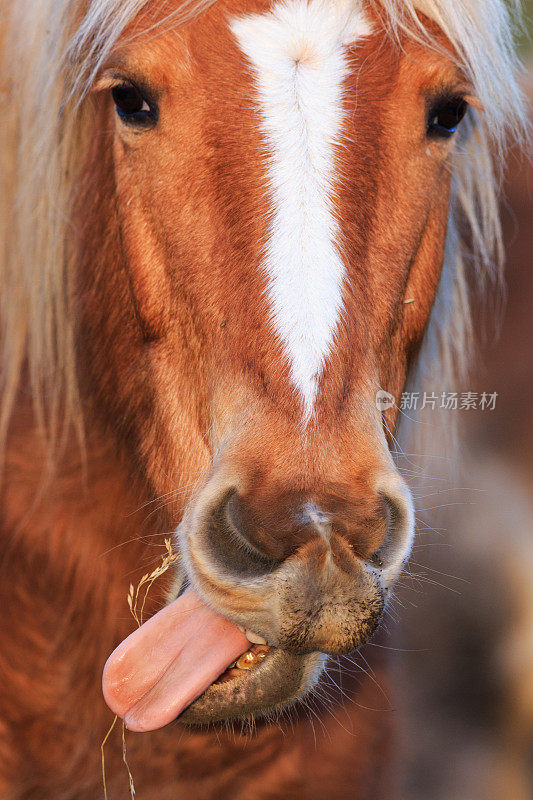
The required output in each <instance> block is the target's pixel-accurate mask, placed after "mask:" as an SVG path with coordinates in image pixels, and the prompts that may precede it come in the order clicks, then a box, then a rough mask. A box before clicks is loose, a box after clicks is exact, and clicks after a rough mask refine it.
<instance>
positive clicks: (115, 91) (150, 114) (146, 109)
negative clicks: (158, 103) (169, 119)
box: [111, 83, 157, 127]
mask: <svg viewBox="0 0 533 800" xmlns="http://www.w3.org/2000/svg"><path fill="white" fill-rule="evenodd" d="M111 94H112V96H113V101H114V103H115V106H116V109H117V114H118V115H119V117H120V118H121V119H122V120H123V121H124V122H127V123H128V124H130V125H136V126H138V127H147V126H149V125H152V124H154V123H155V122H156V121H157V112H156V109H155V107H154V106H153V105H150V103H148V101H147V100H145V99H144V97H143V96H142V94H141V93H140V91H139V90H138V89H137V87H136V86H134V85H133V84H131V83H121V84H119V85H118V86H114V87H113V88H112V90H111Z"/></svg>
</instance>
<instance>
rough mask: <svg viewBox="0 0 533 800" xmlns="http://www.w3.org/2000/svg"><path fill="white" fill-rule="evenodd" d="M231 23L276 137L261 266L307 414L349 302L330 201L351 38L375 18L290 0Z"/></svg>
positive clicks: (270, 138)
mask: <svg viewBox="0 0 533 800" xmlns="http://www.w3.org/2000/svg"><path fill="white" fill-rule="evenodd" d="M231 29H232V31H233V33H234V35H235V36H236V37H237V40H238V42H239V45H240V47H241V49H242V50H243V52H244V53H245V55H246V56H247V58H248V60H249V61H250V63H251V65H252V68H253V70H254V73H255V80H256V87H257V92H258V99H259V106H260V113H261V117H262V122H263V128H264V133H265V135H266V139H267V142H268V145H269V152H268V164H267V170H268V173H267V177H268V187H269V193H270V197H271V202H272V209H273V214H272V219H271V222H270V228H269V233H268V240H267V243H266V248H265V253H264V258H263V268H264V270H265V273H266V276H267V280H268V283H267V297H268V300H269V303H270V307H271V323H272V326H273V328H274V331H275V333H276V334H277V336H278V337H279V339H280V340H281V342H282V343H283V345H284V348H285V351H286V353H287V355H288V357H289V361H290V368H291V378H292V382H293V384H294V386H295V387H296V389H297V390H298V392H299V393H300V396H301V399H302V404H303V410H304V420H305V421H306V422H307V421H309V419H310V418H311V416H312V413H313V407H314V403H315V399H316V394H317V388H318V380H319V378H320V374H321V371H322V369H323V366H324V362H325V359H326V358H327V355H328V353H329V351H330V348H331V345H332V342H333V338H334V335H335V331H336V329H337V326H338V323H339V318H340V315H341V313H342V304H343V299H342V294H343V283H344V277H345V268H344V264H343V263H342V259H341V256H340V254H339V250H338V247H337V244H336V242H337V240H338V237H339V224H338V222H337V219H336V217H335V212H334V207H333V201H334V195H335V185H336V176H335V172H336V165H335V151H336V145H337V144H338V143H339V142H340V138H341V132H342V125H343V119H344V111H343V91H344V81H345V79H346V75H347V72H348V64H347V55H346V50H345V47H346V45H347V44H350V43H352V42H354V41H355V39H356V38H358V37H360V36H364V35H367V34H368V33H370V25H369V24H368V22H367V21H366V19H365V17H364V16H363V13H362V11H361V9H360V8H359V5H358V3H357V0H309V2H307V1H306V0H286V1H285V2H279V3H276V4H275V5H274V6H273V7H272V9H271V10H270V11H269V12H267V13H264V14H252V15H249V16H245V17H240V18H238V19H235V20H233V21H232V23H231Z"/></svg>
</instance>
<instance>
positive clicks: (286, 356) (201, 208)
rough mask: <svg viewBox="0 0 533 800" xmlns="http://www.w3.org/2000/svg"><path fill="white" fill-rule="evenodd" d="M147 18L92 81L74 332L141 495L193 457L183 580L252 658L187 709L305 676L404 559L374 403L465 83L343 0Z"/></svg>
mask: <svg viewBox="0 0 533 800" xmlns="http://www.w3.org/2000/svg"><path fill="white" fill-rule="evenodd" d="M157 13H159V14H160V13H161V12H157V11H155V10H154V12H153V14H154V18H152V17H149V18H145V19H144V20H143V21H142V23H140V25H141V27H140V28H139V29H137V30H136V31H135V34H136V35H135V36H134V37H129V38H128V37H127V36H126V37H124V40H123V44H122V45H121V46H120V47H119V48H117V51H116V52H115V53H114V54H113V56H112V57H111V59H110V60H109V63H108V64H107V65H106V68H105V71H104V73H103V75H102V77H101V80H100V81H99V83H98V85H97V86H96V95H97V103H98V109H99V110H98V111H97V113H96V118H97V119H99V120H100V121H101V122H102V126H103V128H102V129H103V131H107V134H106V135H107V139H106V138H105V136H104V138H103V139H102V138H100V139H99V140H98V141H96V142H95V145H94V147H93V154H92V162H91V168H90V169H89V172H92V174H93V175H94V176H100V177H99V180H100V184H101V187H106V188H102V189H101V195H102V199H101V204H100V209H101V208H102V207H104V208H105V207H106V206H105V204H106V203H107V212H108V213H107V219H106V221H105V224H104V223H101V224H102V225H103V228H102V230H101V231H100V233H101V236H100V237H99V238H100V242H101V244H99V245H98V247H99V248H100V251H101V252H100V255H101V259H100V263H101V264H102V266H100V267H98V268H97V269H96V272H95V268H91V270H90V274H91V276H92V277H91V281H94V284H93V283H91V289H90V290H89V288H88V287H87V285H86V286H85V287H84V289H83V292H82V294H83V298H84V299H83V303H82V305H83V319H84V323H83V324H84V328H85V334H86V336H85V339H86V342H87V344H86V347H87V348H88V350H89V352H90V359H89V360H90V362H91V364H93V382H94V391H95V392H97V393H99V395H100V398H101V402H102V404H104V405H107V406H108V408H109V410H110V418H112V419H117V418H120V419H121V420H123V421H124V423H123V427H122V428H121V430H122V431H124V426H125V429H126V431H127V433H128V435H129V438H130V441H131V442H133V443H134V447H135V449H136V451H137V453H138V457H139V459H140V461H141V463H142V467H143V469H144V471H145V473H146V475H147V476H148V480H149V481H150V482H151V484H152V487H153V489H154V491H155V492H157V493H158V494H165V493H166V492H169V491H173V490H175V489H176V488H177V487H178V488H179V487H180V486H181V485H184V484H190V482H191V481H198V485H199V477H200V476H202V475H204V476H205V473H206V472H207V470H209V472H208V474H207V477H204V479H203V482H202V486H201V488H198V489H196V490H195V491H193V492H191V493H190V495H189V496H190V499H189V502H188V503H187V504H186V506H185V507H183V506H180V505H179V504H178V507H177V509H176V510H175V512H172V513H175V521H176V522H179V527H178V537H179V542H180V549H181V553H182V557H183V566H184V570H185V572H186V575H187V577H188V579H189V581H190V582H191V583H192V585H193V586H194V587H195V589H196V591H197V592H198V594H199V595H200V596H201V597H202V598H203V599H204V600H205V601H207V603H208V604H209V605H210V606H211V607H213V608H216V609H217V610H218V611H220V612H221V613H222V614H223V615H224V616H226V617H228V618H229V619H231V620H233V621H234V622H236V623H238V624H239V625H242V626H243V627H244V628H246V629H248V630H251V631H254V632H256V634H259V637H260V638H264V639H265V640H266V641H267V642H268V645H269V646H270V648H271V649H270V655H269V658H268V659H265V662H264V663H263V664H261V666H260V667H258V668H257V669H256V670H253V671H251V672H250V673H247V675H246V680H244V679H240V680H239V682H238V685H237V684H235V685H234V682H225V683H222V684H217V685H214V686H212V687H211V688H210V689H209V690H208V691H207V692H206V693H205V694H204V695H203V696H202V697H201V698H200V699H199V700H197V701H196V702H195V703H193V704H192V706H190V708H189V709H188V711H187V712H186V713H185V715H184V718H185V719H188V720H189V721H202V720H204V721H205V720H213V719H222V718H227V717H229V716H239V715H242V714H245V713H247V712H249V711H258V710H261V709H264V708H272V707H275V706H277V705H279V704H282V703H284V702H286V701H288V700H291V699H293V698H294V697H296V696H298V695H299V694H301V693H302V692H304V691H305V690H306V689H308V688H309V687H310V686H311V685H312V684H313V683H314V681H315V680H316V676H317V674H318V673H319V671H320V669H321V666H322V664H323V661H324V657H323V655H322V654H323V653H346V652H348V651H350V650H353V649H354V648H355V647H357V646H358V645H360V644H361V643H362V642H364V641H365V640H366V639H367V638H368V637H369V636H370V635H371V634H372V632H373V631H374V630H375V628H376V625H377V623H378V621H379V619H380V617H381V614H382V611H383V608H384V605H385V602H386V600H387V596H388V593H389V591H390V588H391V585H392V584H393V582H394V580H395V579H396V578H397V576H398V574H399V572H400V570H401V568H402V565H403V563H404V561H405V559H406V557H407V555H408V553H409V549H410V544H411V539H412V534H413V513H412V507H411V501H410V498H409V493H408V491H407V489H406V487H405V486H404V483H403V481H402V479H401V478H400V476H399V475H398V473H397V471H396V469H395V467H394V465H393V462H392V459H391V456H390V452H389V446H388V445H389V444H390V441H391V439H390V436H391V434H390V433H389V432H390V431H392V430H393V429H394V426H395V424H396V412H397V407H396V406H392V407H390V408H383V407H382V405H380V404H379V403H378V404H376V393H377V392H378V390H381V389H382V390H386V391H387V392H389V393H390V394H391V395H393V396H394V397H395V398H398V396H399V394H400V393H401V390H402V387H403V386H404V382H405V379H406V375H407V372H408V369H409V366H410V364H411V362H412V360H413V358H414V357H415V355H416V352H417V349H418V347H419V344H420V340H421V337H422V335H423V332H424V329H425V327H426V324H427V321H428V317H429V314H430V310H431V307H432V304H433V301H434V297H435V293H436V289H437V285H438V281H439V277H440V269H441V264H442V260H443V248H444V240H445V233H446V221H447V213H448V189H449V161H450V154H451V150H452V147H453V129H454V128H455V126H456V124H458V122H459V121H460V117H461V116H462V114H463V113H464V108H465V105H464V100H463V98H464V95H465V93H466V87H465V85H464V80H463V79H462V78H461V76H460V75H459V74H458V73H457V71H456V69H455V67H454V66H453V65H452V63H451V61H449V60H447V59H446V58H445V56H444V55H438V54H436V53H435V52H432V53H431V55H430V54H429V53H428V52H427V51H426V50H424V48H423V47H422V46H418V45H416V44H414V43H413V42H412V41H404V42H402V43H401V47H400V46H397V45H394V44H393V43H391V42H390V41H389V40H388V38H387V36H386V33H385V31H384V28H383V26H382V23H381V21H380V20H379V19H378V18H377V17H376V16H373V15H371V13H370V11H368V10H366V9H365V8H364V7H363V6H362V5H359V4H358V3H357V2H355V1H354V2H350V3H346V2H344V1H343V0H341V1H340V2H333V0H331V2H330V0H310V2H303V0H287V2H285V3H281V2H280V3H270V2H265V1H264V0H254V2H252V3H247V4H246V10H245V11H244V10H243V5H242V4H241V3H240V2H237V1H236V2H234V1H233V0H221V1H220V2H219V3H217V4H216V5H215V6H213V7H212V8H211V9H209V10H208V11H207V12H205V13H203V14H202V15H201V16H200V17H198V18H197V19H196V20H194V21H193V22H191V23H188V24H187V26H185V27H182V28H180V29H179V30H165V31H164V32H162V33H159V34H158V35H157V36H154V35H153V30H152V31H151V32H147V33H146V32H145V33H143V31H142V26H148V27H150V24H151V23H152V22H154V21H156V18H157ZM426 23H427V24H430V23H429V22H428V21H427V20H426ZM102 141H106V142H107V143H108V145H109V147H108V148H107V150H106V152H104V150H105V148H102ZM95 180H96V178H95ZM88 230H91V231H92V233H93V235H94V227H93V228H91V226H90V225H88ZM85 249H86V250H87V249H88V248H87V247H86V248H85ZM93 257H94V243H93V251H92V253H91V258H93ZM121 262H122V265H123V266H122V267H119V266H117V265H119V264H120V263H121ZM95 274H96V278H95V277H94V276H95ZM94 287H96V288H94ZM119 301H120V302H119ZM119 306H120V307H119ZM102 376H104V377H102ZM169 513H171V512H170V510H169Z"/></svg>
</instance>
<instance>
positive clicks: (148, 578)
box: [100, 539, 179, 800]
mask: <svg viewBox="0 0 533 800" xmlns="http://www.w3.org/2000/svg"><path fill="white" fill-rule="evenodd" d="M165 548H166V554H165V555H164V556H162V559H161V564H160V565H159V566H158V567H156V568H155V569H154V570H152V572H147V573H146V575H143V576H142V578H141V580H140V581H139V583H138V584H137V588H134V586H133V583H130V588H129V591H128V596H127V601H128V607H129V609H130V612H131V615H132V617H133V619H134V620H135V622H136V623H137V627H138V628H140V627H141V625H142V624H143V613H144V606H145V604H146V599H147V597H148V594H149V592H150V589H151V588H152V585H153V583H154V581H156V580H157V579H158V578H160V577H161V575H164V574H165V572H166V571H167V569H169V567H171V566H172V565H173V564H175V563H176V561H177V560H178V558H179V555H178V553H175V552H174V550H173V549H172V542H171V540H170V539H165ZM143 589H144V592H143V594H142V602H141V607H140V609H139V608H138V605H139V600H140V596H141V590H143ZM117 719H118V716H116V715H115V718H114V720H113V722H112V723H111V725H110V727H109V730H108V732H107V733H106V735H105V737H104V740H103V742H102V744H101V745H100V751H101V754H102V785H103V787H104V800H108V797H107V784H106V778H105V754H104V748H105V745H106V742H107V740H108V739H109V737H110V736H111V733H112V731H113V728H114V727H115V725H116V722H117ZM122 760H123V762H124V764H125V766H126V769H127V771H128V780H129V785H130V796H131V800H135V785H134V783H133V776H132V774H131V770H130V766H129V764H128V759H127V751H126V726H125V724H124V722H122Z"/></svg>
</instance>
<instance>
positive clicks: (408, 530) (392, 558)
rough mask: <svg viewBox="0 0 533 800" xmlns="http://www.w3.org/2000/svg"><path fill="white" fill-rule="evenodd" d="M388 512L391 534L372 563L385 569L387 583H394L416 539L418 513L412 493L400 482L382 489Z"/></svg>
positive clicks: (387, 536) (387, 535) (372, 559)
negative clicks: (415, 515)
mask: <svg viewBox="0 0 533 800" xmlns="http://www.w3.org/2000/svg"><path fill="white" fill-rule="evenodd" d="M378 493H379V494H380V496H381V497H382V499H383V501H384V503H385V508H386V511H387V532H386V534H385V538H384V540H383V542H382V544H381V545H380V547H379V548H378V549H377V550H376V551H375V552H374V553H372V555H371V556H370V558H369V559H368V560H369V562H370V563H371V564H373V565H374V566H376V567H378V569H382V570H383V573H384V576H385V580H386V581H387V582H389V581H391V582H392V581H393V580H395V579H396V577H397V576H398V573H399V572H400V570H401V568H402V566H403V564H404V562H405V560H406V558H407V556H408V555H409V552H410V550H411V543H412V539H413V530H414V512H413V505H412V501H411V496H410V493H409V491H408V490H407V488H406V487H405V486H403V485H402V484H401V483H400V482H399V481H398V480H394V481H393V482H392V483H391V484H390V485H388V486H383V487H380V489H379V490H378Z"/></svg>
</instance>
